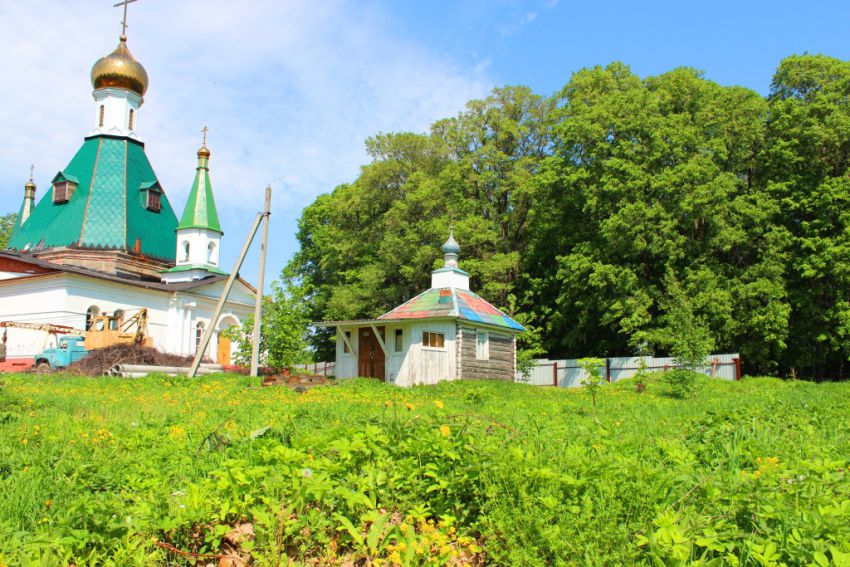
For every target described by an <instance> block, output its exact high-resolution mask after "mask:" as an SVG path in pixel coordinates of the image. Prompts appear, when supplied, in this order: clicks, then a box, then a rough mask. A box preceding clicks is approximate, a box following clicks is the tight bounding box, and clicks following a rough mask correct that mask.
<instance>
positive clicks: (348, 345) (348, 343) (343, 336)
mask: <svg viewBox="0 0 850 567" xmlns="http://www.w3.org/2000/svg"><path fill="white" fill-rule="evenodd" d="M336 330H337V332H338V333H339V334H340V335H342V342H344V343H345V346H347V347H348V352H349V353H350V354H353V355H354V356H357V353H356V352H354V347H353V346H351V341H349V340H348V337H347V336H346V335H345V329H343V328H342V327H337V328H336Z"/></svg>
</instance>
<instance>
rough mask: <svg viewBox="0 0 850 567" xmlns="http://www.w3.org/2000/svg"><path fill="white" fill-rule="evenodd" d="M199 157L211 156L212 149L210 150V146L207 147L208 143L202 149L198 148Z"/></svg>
mask: <svg viewBox="0 0 850 567" xmlns="http://www.w3.org/2000/svg"><path fill="white" fill-rule="evenodd" d="M198 157H199V158H209V157H210V150H209V148H207V146H206V144H204V146H203V147H202V148H201V149H199V150H198Z"/></svg>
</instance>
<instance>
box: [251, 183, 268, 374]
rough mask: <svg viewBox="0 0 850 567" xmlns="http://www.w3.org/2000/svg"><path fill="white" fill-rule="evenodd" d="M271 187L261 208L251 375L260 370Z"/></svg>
mask: <svg viewBox="0 0 850 567" xmlns="http://www.w3.org/2000/svg"><path fill="white" fill-rule="evenodd" d="M271 206H272V187H271V185H269V186H268V187H266V205H265V208H264V209H263V236H262V239H261V240H260V273H259V275H258V276H257V302H256V303H255V304H254V333H253V337H252V338H251V376H257V374H258V373H259V370H260V330H261V328H262V326H263V287H264V286H265V275H266V248H267V246H268V242H269V216H271Z"/></svg>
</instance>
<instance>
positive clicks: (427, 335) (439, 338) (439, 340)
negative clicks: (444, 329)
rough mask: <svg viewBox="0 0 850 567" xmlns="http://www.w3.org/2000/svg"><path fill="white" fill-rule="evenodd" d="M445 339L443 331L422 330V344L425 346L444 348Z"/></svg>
mask: <svg viewBox="0 0 850 567" xmlns="http://www.w3.org/2000/svg"><path fill="white" fill-rule="evenodd" d="M445 339H446V338H445V335H444V334H443V333H433V332H431V331H424V332H423V333H422V346H424V347H427V348H444V347H445Z"/></svg>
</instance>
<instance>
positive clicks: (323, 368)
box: [292, 362, 336, 376]
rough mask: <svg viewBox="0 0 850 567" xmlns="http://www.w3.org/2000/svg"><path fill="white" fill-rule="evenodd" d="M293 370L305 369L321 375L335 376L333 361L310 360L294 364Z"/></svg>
mask: <svg viewBox="0 0 850 567" xmlns="http://www.w3.org/2000/svg"><path fill="white" fill-rule="evenodd" d="M292 369H293V370H306V371H307V372H310V373H311V374H320V375H322V376H335V375H336V374H335V373H334V370H335V369H336V363H335V362H311V363H310V364H294V365H293V366H292Z"/></svg>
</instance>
